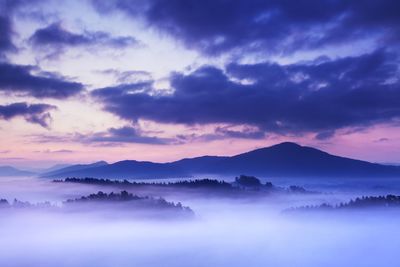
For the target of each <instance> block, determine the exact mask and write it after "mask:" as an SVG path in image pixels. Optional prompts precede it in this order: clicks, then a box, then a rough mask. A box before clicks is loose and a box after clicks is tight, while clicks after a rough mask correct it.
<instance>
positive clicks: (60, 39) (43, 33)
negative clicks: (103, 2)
mask: <svg viewBox="0 0 400 267" xmlns="http://www.w3.org/2000/svg"><path fill="white" fill-rule="evenodd" d="M30 41H31V43H32V44H33V45H34V46H35V47H38V48H43V47H45V48H47V47H52V48H55V49H62V48H65V47H77V46H93V45H103V46H110V47H112V48H125V47H128V46H134V45H138V44H139V41H138V40H136V39H135V38H133V37H131V36H111V35H110V34H109V33H106V32H102V31H94V32H92V31H84V32H82V33H74V32H70V31H68V30H66V29H64V28H63V27H62V26H61V24H60V23H53V24H51V25H49V26H47V27H45V28H42V29H38V30H36V32H35V33H34V34H33V35H32V36H31V37H30Z"/></svg>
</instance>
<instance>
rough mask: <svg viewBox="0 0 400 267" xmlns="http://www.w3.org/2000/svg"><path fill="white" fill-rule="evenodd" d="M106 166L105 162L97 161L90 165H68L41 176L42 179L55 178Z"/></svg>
mask: <svg viewBox="0 0 400 267" xmlns="http://www.w3.org/2000/svg"><path fill="white" fill-rule="evenodd" d="M105 165H108V163H107V162H105V161H98V162H94V163H91V164H76V165H69V166H67V167H64V168H57V169H55V170H51V171H49V172H44V173H42V174H41V176H42V177H57V176H60V175H61V176H63V174H65V173H70V172H77V171H83V170H89V169H91V168H97V167H102V166H105Z"/></svg>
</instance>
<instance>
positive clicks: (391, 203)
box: [288, 195, 400, 211]
mask: <svg viewBox="0 0 400 267" xmlns="http://www.w3.org/2000/svg"><path fill="white" fill-rule="evenodd" d="M391 207H395V208H400V196H395V195H386V196H363V197H358V198H355V199H352V200H350V201H349V202H344V203H339V204H336V205H331V204H327V203H323V204H321V205H307V206H301V207H296V208H291V209H289V210H288V211H310V210H344V209H363V208H391Z"/></svg>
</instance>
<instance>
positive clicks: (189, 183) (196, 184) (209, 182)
mask: <svg viewBox="0 0 400 267" xmlns="http://www.w3.org/2000/svg"><path fill="white" fill-rule="evenodd" d="M53 182H55V183H62V182H64V183H80V184H92V185H116V186H120V185H121V186H132V187H136V186H137V187H140V186H163V187H189V188H202V187H208V188H225V189H227V188H231V187H232V185H231V184H230V183H227V182H225V181H219V180H213V179H196V180H183V181H176V182H135V181H128V180H122V181H121V180H110V179H97V178H89V177H87V178H66V179H64V180H53Z"/></svg>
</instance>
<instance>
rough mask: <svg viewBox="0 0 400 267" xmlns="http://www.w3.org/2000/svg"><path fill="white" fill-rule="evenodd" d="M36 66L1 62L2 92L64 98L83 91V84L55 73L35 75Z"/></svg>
mask: <svg viewBox="0 0 400 267" xmlns="http://www.w3.org/2000/svg"><path fill="white" fill-rule="evenodd" d="M35 69H36V68H35V67H32V66H22V65H14V64H8V63H0V92H5V93H11V94H18V95H26V96H33V97H37V98H45V97H48V98H57V99H64V98H67V97H70V96H73V95H77V94H79V93H80V92H82V91H83V85H82V84H81V83H77V82H70V81H67V80H65V79H63V78H62V77H57V76H54V75H34V74H32V72H33V70H35Z"/></svg>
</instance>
